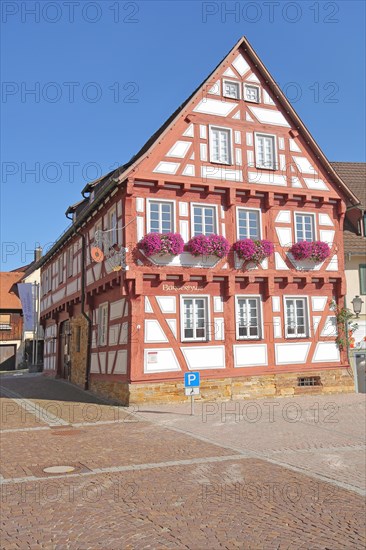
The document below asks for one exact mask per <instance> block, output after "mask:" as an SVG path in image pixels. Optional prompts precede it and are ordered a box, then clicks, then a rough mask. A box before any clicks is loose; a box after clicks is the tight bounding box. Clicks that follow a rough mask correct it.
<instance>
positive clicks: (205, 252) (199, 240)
mask: <svg viewBox="0 0 366 550" xmlns="http://www.w3.org/2000/svg"><path fill="white" fill-rule="evenodd" d="M229 249H230V245H229V243H228V241H227V240H226V239H225V237H222V236H220V235H208V236H206V235H197V236H196V237H192V239H191V240H190V241H189V242H188V243H187V250H188V251H189V252H190V253H191V254H192V255H193V256H217V257H218V258H224V257H225V256H227V255H228V253H229Z"/></svg>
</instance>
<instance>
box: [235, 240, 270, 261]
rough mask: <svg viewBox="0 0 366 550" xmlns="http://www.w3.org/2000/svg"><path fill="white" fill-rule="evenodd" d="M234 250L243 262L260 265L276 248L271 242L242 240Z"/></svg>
mask: <svg viewBox="0 0 366 550" xmlns="http://www.w3.org/2000/svg"><path fill="white" fill-rule="evenodd" d="M234 250H235V252H236V253H237V255H238V256H239V258H241V259H242V260H245V261H247V262H249V261H250V262H254V263H256V264H260V263H261V262H262V261H263V260H264V259H265V258H268V256H270V255H271V254H273V251H274V246H273V244H272V243H271V242H270V241H266V240H257V241H253V240H252V239H242V240H240V241H237V242H236V243H235V244H234Z"/></svg>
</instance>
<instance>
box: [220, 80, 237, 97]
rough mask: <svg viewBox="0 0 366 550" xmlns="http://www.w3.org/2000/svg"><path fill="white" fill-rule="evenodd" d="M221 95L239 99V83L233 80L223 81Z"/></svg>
mask: <svg viewBox="0 0 366 550" xmlns="http://www.w3.org/2000/svg"><path fill="white" fill-rule="evenodd" d="M222 95H223V96H225V97H231V98H232V99H240V83H239V82H235V81H234V80H224V81H223V94H222Z"/></svg>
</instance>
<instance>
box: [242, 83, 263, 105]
mask: <svg viewBox="0 0 366 550" xmlns="http://www.w3.org/2000/svg"><path fill="white" fill-rule="evenodd" d="M244 99H245V101H251V102H252V103H259V100H260V94H259V86H254V85H252V84H244Z"/></svg>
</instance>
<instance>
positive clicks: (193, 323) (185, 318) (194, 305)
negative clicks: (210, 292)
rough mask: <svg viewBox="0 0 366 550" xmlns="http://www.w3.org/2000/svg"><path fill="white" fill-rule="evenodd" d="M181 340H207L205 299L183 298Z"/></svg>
mask: <svg viewBox="0 0 366 550" xmlns="http://www.w3.org/2000/svg"><path fill="white" fill-rule="evenodd" d="M182 309H183V311H182V340H183V341H189V340H192V341H196V340H198V341H200V342H204V341H207V340H208V311H207V298H201V297H200V298H192V297H190V298H183V300H182Z"/></svg>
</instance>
